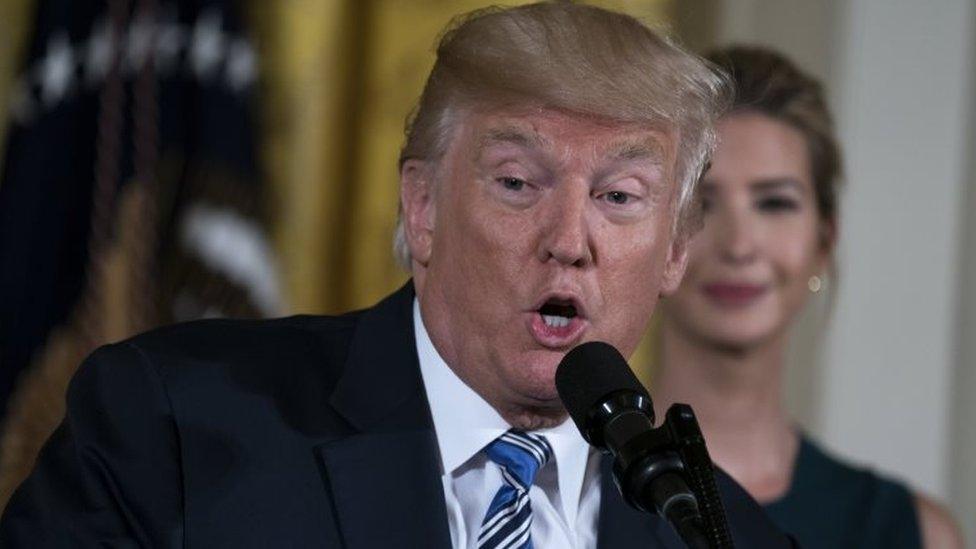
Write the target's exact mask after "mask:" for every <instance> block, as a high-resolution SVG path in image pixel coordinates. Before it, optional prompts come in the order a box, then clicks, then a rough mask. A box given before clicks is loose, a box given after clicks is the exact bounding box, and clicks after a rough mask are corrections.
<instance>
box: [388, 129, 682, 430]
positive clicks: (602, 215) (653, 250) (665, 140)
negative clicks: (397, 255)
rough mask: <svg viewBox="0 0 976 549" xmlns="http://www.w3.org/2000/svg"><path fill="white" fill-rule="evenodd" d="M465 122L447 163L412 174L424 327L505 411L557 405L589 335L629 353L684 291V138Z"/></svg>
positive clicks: (407, 196)
mask: <svg viewBox="0 0 976 549" xmlns="http://www.w3.org/2000/svg"><path fill="white" fill-rule="evenodd" d="M457 124H458V125H457V128H456V130H455V134H454V135H453V137H452V140H451V143H450V145H449V146H448V150H447V151H446V153H445V155H444V157H443V158H442V160H441V161H440V162H439V163H438V165H437V166H430V165H427V164H424V163H422V162H419V161H411V162H408V163H406V164H405V165H404V169H403V173H402V183H403V193H402V199H403V206H404V218H405V221H406V228H407V235H408V242H409V244H410V247H411V253H412V254H413V258H414V261H413V273H414V279H415V285H416V289H417V294H418V296H419V300H420V305H421V311H422V315H423V319H424V324H425V325H426V327H427V329H428V331H429V332H430V335H431V339H432V341H433V342H434V345H435V346H436V347H437V350H438V352H439V353H440V354H441V356H442V357H443V358H444V359H445V361H446V362H447V363H448V364H449V365H450V366H451V368H452V369H454V371H455V372H456V373H457V374H458V376H459V377H460V378H461V379H463V380H464V381H465V382H466V383H467V384H468V385H469V386H471V387H472V388H473V389H475V391H477V392H478V393H479V394H481V395H482V396H483V397H484V398H485V399H486V400H487V401H488V402H489V403H490V404H492V405H493V406H494V407H495V408H496V409H498V410H499V412H501V413H502V414H503V415H506V414H515V415H517V414H518V413H520V412H519V410H525V409H543V410H545V409H550V410H551V409H560V408H561V405H560V404H559V400H558V396H557V393H556V389H555V383H554V376H555V370H556V366H557V365H558V364H559V361H560V360H561V359H562V357H563V355H564V354H565V353H566V352H567V351H569V350H570V349H572V348H573V347H574V346H576V345H578V344H579V343H582V342H584V341H592V340H602V341H606V342H609V343H611V344H613V345H615V346H616V347H617V348H619V349H620V350H621V352H622V353H624V355H625V356H626V355H629V354H630V353H631V352H633V350H634V348H635V347H636V345H637V342H638V340H639V339H640V336H641V334H642V333H643V332H644V329H645V327H646V324H647V321H648V319H649V317H650V316H651V313H652V312H653V310H654V306H655V304H656V302H657V299H658V296H659V295H660V294H661V293H662V292H665V293H666V292H671V291H673V290H674V289H675V287H676V286H677V284H678V282H679V281H680V278H681V274H682V272H683V269H684V253H683V252H682V251H681V248H680V247H679V246H677V245H676V244H675V243H673V242H672V239H671V226H672V222H673V219H674V215H675V208H674V201H675V200H676V196H677V184H676V182H675V181H674V164H675V162H674V159H675V145H674V141H675V140H674V139H673V136H671V135H670V134H667V133H664V132H660V131H653V130H650V129H648V128H646V127H642V126H636V125H626V124H621V123H612V122H608V121H605V120H598V119H595V118H590V117H581V116H579V115H573V114H568V113H565V112H561V111H553V110H542V109H535V110H528V109H526V110H523V111H516V110H512V111H495V112H470V113H466V114H464V115H462V117H461V119H460V120H459V121H458V123H457Z"/></svg>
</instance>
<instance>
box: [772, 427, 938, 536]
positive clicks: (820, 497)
mask: <svg viewBox="0 0 976 549" xmlns="http://www.w3.org/2000/svg"><path fill="white" fill-rule="evenodd" d="M765 509H766V513H767V514H768V515H769V516H770V518H772V519H773V521H774V522H775V523H776V524H777V525H778V526H779V527H780V528H782V529H783V530H784V531H786V532H789V533H790V534H792V535H793V536H794V537H795V538H796V539H797V540H798V541H799V542H800V545H801V546H802V547H804V548H813V549H819V548H824V549H826V548H831V549H834V548H846V547H851V548H855V547H856V548H859V549H874V548H877V549H882V548H884V549H915V548H919V547H921V546H922V542H921V535H920V532H919V526H918V518H917V517H916V514H915V505H914V500H913V497H912V494H911V493H910V492H909V491H908V490H907V489H906V488H905V486H904V485H902V484H899V483H897V482H893V481H891V480H888V479H885V478H883V477H881V476H878V475H877V474H875V473H874V472H872V471H869V470H867V469H861V468H857V467H852V466H850V465H847V464H845V463H843V462H842V461H839V460H837V459H835V458H833V457H831V456H829V455H827V454H826V453H825V452H824V451H823V450H821V449H820V448H819V447H818V446H817V445H816V444H815V443H814V442H813V441H811V440H810V439H809V438H807V437H805V436H804V437H802V438H801V441H800V450H799V453H798V454H797V459H796V464H795V466H794V471H793V481H792V484H791V486H790V489H789V491H788V492H787V493H786V495H785V496H783V497H782V498H781V499H779V500H777V501H775V502H773V503H770V504H768V505H766V506H765Z"/></svg>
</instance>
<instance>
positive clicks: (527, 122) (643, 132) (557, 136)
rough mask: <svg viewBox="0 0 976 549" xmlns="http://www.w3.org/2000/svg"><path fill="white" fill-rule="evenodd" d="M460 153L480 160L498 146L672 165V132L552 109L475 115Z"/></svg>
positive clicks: (468, 117)
mask: <svg viewBox="0 0 976 549" xmlns="http://www.w3.org/2000/svg"><path fill="white" fill-rule="evenodd" d="M461 125H462V126H463V128H464V130H463V132H461V133H462V135H460V136H458V139H456V140H455V141H456V144H457V145H458V147H459V148H460V149H461V150H459V151H458V152H461V153H464V154H466V155H471V156H472V157H474V158H478V157H480V156H481V155H483V154H484V153H485V152H486V151H488V150H491V149H492V148H495V147H517V148H521V149H527V150H531V151H536V152H539V153H544V154H547V155H550V156H556V157H566V159H577V160H583V159H587V160H591V161H592V160H609V161H615V160H623V161H626V160H635V161H636V160H639V161H647V162H651V163H654V164H659V165H668V164H670V163H671V161H672V160H673V157H674V154H673V148H674V147H673V143H674V141H675V140H674V139H673V137H672V134H671V132H669V131H667V130H662V129H658V128H654V127H651V126H650V125H648V124H636V123H628V122H621V121H617V120H609V119H605V118H597V117H593V116H586V115H580V114H576V113H569V112H564V111H558V110H551V109H520V110H515V109H509V110H494V111H472V112H469V113H466V115H465V116H464V119H463V121H462V122H461Z"/></svg>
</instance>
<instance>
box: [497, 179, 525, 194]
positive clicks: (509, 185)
mask: <svg viewBox="0 0 976 549" xmlns="http://www.w3.org/2000/svg"><path fill="white" fill-rule="evenodd" d="M498 182H499V183H501V184H502V187H504V188H505V189H507V190H509V191H521V190H522V189H523V188H525V181H522V180H521V179H519V178H517V177H499V178H498Z"/></svg>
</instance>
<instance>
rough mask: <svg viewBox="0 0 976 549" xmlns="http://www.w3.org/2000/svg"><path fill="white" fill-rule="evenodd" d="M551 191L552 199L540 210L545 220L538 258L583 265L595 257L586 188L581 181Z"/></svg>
mask: <svg viewBox="0 0 976 549" xmlns="http://www.w3.org/2000/svg"><path fill="white" fill-rule="evenodd" d="M565 187H571V186H570V185H566V186H565ZM553 191H554V192H553V195H554V196H553V200H552V201H551V202H550V204H549V207H548V208H547V209H546V211H545V212H544V213H542V215H545V216H546V220H545V223H544V227H545V230H544V232H543V236H542V239H541V240H540V245H539V254H538V255H539V259H540V260H541V261H542V262H543V263H545V262H548V261H555V262H557V263H559V264H560V265H565V266H572V267H586V266H587V265H589V264H591V263H592V262H593V259H594V253H593V252H594V251H593V246H592V241H591V234H590V226H589V221H588V219H587V205H588V203H589V201H590V193H589V188H588V186H583V185H580V186H574V187H572V188H560V189H554V190H553Z"/></svg>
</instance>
